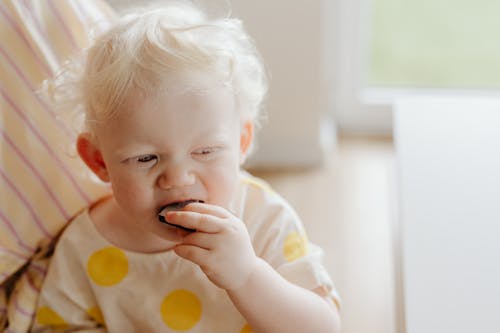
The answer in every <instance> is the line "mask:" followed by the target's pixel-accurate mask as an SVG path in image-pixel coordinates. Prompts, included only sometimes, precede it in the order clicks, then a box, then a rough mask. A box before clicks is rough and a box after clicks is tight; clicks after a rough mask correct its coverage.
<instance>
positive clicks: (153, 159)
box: [126, 154, 159, 168]
mask: <svg viewBox="0 0 500 333" xmlns="http://www.w3.org/2000/svg"><path fill="white" fill-rule="evenodd" d="M158 159H159V158H158V156H157V155H155V154H144V155H140V156H136V157H132V158H129V159H127V160H126V162H127V164H129V165H132V166H134V167H137V168H148V167H152V166H153V165H155V164H156V163H157V162H158Z"/></svg>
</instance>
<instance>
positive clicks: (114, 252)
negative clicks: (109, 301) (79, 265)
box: [87, 247, 128, 287]
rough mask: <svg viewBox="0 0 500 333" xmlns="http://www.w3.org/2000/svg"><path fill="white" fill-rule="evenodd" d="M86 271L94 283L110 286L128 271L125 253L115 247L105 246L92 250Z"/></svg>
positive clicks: (121, 278)
mask: <svg viewBox="0 0 500 333" xmlns="http://www.w3.org/2000/svg"><path fill="white" fill-rule="evenodd" d="M87 272H88V274H89V276H90V278H91V279H92V281H94V282H95V283H96V284H98V285H100V286H105V287H108V286H112V285H114V284H117V283H119V282H120V281H121V280H123V278H124V277H125V276H126V275H127V273H128V261H127V257H126V256H125V253H123V251H121V250H120V249H117V248H116V247H107V248H104V249H102V250H99V251H96V252H94V253H93V254H92V255H91V256H90V258H89V261H88V263H87Z"/></svg>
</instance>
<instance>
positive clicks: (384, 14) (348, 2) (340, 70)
mask: <svg viewBox="0 0 500 333" xmlns="http://www.w3.org/2000/svg"><path fill="white" fill-rule="evenodd" d="M334 7H335V8H331V9H329V10H334V11H335V13H336V14H335V18H334V19H335V20H336V22H337V23H336V25H335V27H334V29H335V30H336V32H335V35H334V38H335V39H334V40H335V44H336V51H337V58H336V60H335V63H336V69H335V71H336V73H337V74H338V75H340V76H341V77H338V76H337V77H336V84H335V91H336V96H335V98H336V101H337V102H336V115H337V119H338V122H339V127H340V129H341V130H347V131H351V132H352V131H354V132H356V131H358V132H364V133H390V130H391V118H392V117H391V111H390V109H391V103H392V101H393V100H394V99H395V98H397V97H398V96H401V95H407V94H427V95H428V94H440V93H443V92H445V93H448V94H456V93H459V94H471V95H477V94H479V95H497V94H498V92H499V89H500V18H499V13H500V1H498V0H475V1H472V0H337V1H336V4H335V6H334Z"/></svg>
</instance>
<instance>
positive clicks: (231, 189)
mask: <svg viewBox="0 0 500 333" xmlns="http://www.w3.org/2000/svg"><path fill="white" fill-rule="evenodd" d="M238 175H239V173H238V172H237V171H236V172H235V170H231V169H227V168H221V169H218V170H217V172H214V174H213V175H212V177H210V178H209V184H208V187H209V192H210V194H211V197H212V203H214V204H217V205H220V206H222V207H225V208H230V206H231V201H232V199H233V198H234V195H235V193H236V188H237V185H238V181H239V176H238Z"/></svg>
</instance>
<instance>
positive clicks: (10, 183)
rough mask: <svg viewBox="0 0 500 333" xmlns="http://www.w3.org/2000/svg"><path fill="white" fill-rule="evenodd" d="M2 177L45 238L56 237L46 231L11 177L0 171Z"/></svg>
mask: <svg viewBox="0 0 500 333" xmlns="http://www.w3.org/2000/svg"><path fill="white" fill-rule="evenodd" d="M0 175H2V178H3V179H4V181H5V182H6V183H7V185H8V186H9V187H10V189H11V190H12V191H13V192H14V193H15V194H16V196H17V197H18V198H19V200H21V202H22V203H23V204H24V206H25V207H26V209H28V211H29V212H30V214H31V217H32V218H33V220H35V223H36V225H37V226H38V229H40V231H42V233H43V234H44V235H45V237H48V238H50V239H52V238H53V237H54V235H52V234H51V233H50V232H49V231H48V230H47V229H45V226H44V225H43V222H42V221H41V220H40V218H39V217H38V215H37V214H36V213H35V209H34V208H33V206H31V204H30V203H29V201H28V200H27V199H26V197H25V196H24V195H23V194H22V193H21V191H19V189H18V188H17V186H16V185H14V183H13V182H12V181H11V180H10V179H9V177H8V176H7V175H6V174H5V173H4V171H3V170H2V169H0Z"/></svg>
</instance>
